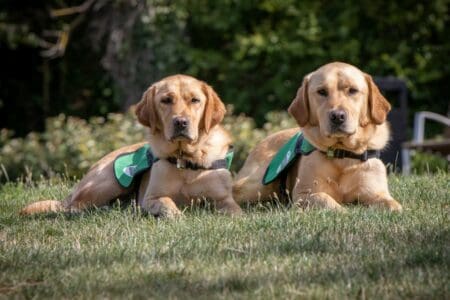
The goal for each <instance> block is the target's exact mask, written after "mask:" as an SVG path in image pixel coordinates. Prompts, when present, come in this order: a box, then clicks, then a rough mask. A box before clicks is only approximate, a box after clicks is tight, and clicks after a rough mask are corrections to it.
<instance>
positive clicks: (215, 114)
mask: <svg viewBox="0 0 450 300" xmlns="http://www.w3.org/2000/svg"><path fill="white" fill-rule="evenodd" d="M202 90H203V93H204V94H205V95H206V104H205V111H204V113H203V127H204V129H205V132H206V133H208V132H209V130H210V129H211V128H212V127H214V126H216V125H217V124H219V123H220V122H222V120H223V117H224V116H225V113H226V109H225V105H224V104H223V102H222V100H220V98H219V96H218V95H217V94H216V92H215V91H214V90H213V88H212V87H211V86H209V85H208V84H206V83H202Z"/></svg>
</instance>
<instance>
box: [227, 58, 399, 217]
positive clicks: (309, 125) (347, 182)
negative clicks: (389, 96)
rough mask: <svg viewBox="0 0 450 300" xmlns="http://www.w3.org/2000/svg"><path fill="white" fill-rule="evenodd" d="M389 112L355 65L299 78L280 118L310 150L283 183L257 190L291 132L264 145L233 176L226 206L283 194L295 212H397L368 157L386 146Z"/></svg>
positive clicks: (382, 173)
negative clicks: (288, 119)
mask: <svg viewBox="0 0 450 300" xmlns="http://www.w3.org/2000/svg"><path fill="white" fill-rule="evenodd" d="M390 109H391V106H390V104H389V102H388V101H387V100H386V99H385V98H384V97H383V95H382V94H381V93H380V91H379V89H378V87H377V86H376V85H375V83H374V82H373V80H372V77H371V76H370V75H368V74H366V73H364V72H362V71H361V70H359V69H358V68H356V67H355V66H352V65H349V64H346V63H342V62H333V63H329V64H326V65H324V66H322V67H320V68H319V69H317V70H316V71H314V72H312V73H310V74H308V75H306V76H305V77H304V79H303V82H302V84H301V86H300V88H299V89H298V91H297V95H296V97H295V99H294V100H293V101H292V103H291V104H290V106H289V109H288V112H289V113H290V115H291V116H292V117H294V118H295V120H296V121H297V123H298V125H299V126H300V129H301V132H302V139H304V140H306V141H307V143H309V144H310V146H311V147H312V149H313V150H311V151H310V153H308V154H307V155H302V156H301V157H300V159H297V160H295V161H293V162H292V163H291V165H290V166H289V168H288V169H287V171H286V173H285V176H284V178H281V179H280V178H278V179H275V180H274V181H273V182H271V183H268V184H266V185H264V184H263V183H262V182H263V180H264V178H265V177H264V176H265V175H266V172H267V171H268V167H269V164H270V163H271V160H272V159H273V158H274V156H275V155H276V153H277V151H278V150H279V149H280V148H281V147H282V146H283V145H285V144H286V143H287V141H288V140H290V139H291V138H292V137H293V136H294V135H295V134H298V132H299V128H293V129H287V130H283V131H280V132H278V133H275V134H273V135H270V136H269V137H267V138H265V139H264V140H263V141H262V142H260V143H259V144H258V145H257V146H256V147H255V148H254V149H253V150H252V151H251V153H250V154H249V156H248V158H247V160H246V161H245V163H244V165H243V167H242V169H241V170H240V171H239V172H238V174H237V176H236V178H235V182H234V185H233V196H234V199H236V201H237V202H238V203H239V204H242V203H251V202H257V201H262V200H265V199H271V198H274V197H278V198H280V194H283V193H285V194H286V195H287V196H288V197H287V198H290V200H291V201H292V202H294V203H295V204H296V205H298V206H300V207H301V208H309V207H313V208H314V207H316V208H326V209H331V210H343V209H344V207H343V204H347V203H352V202H358V203H362V204H364V205H367V206H373V205H374V206H380V207H384V208H387V209H388V210H390V211H401V210H402V206H401V205H400V204H399V203H398V202H397V201H396V200H394V199H393V197H392V196H391V195H390V193H389V190H388V182H387V174H386V173H387V172H386V168H385V166H384V164H383V163H382V161H381V160H380V159H378V158H377V157H376V156H377V153H378V152H379V150H381V149H383V148H384V147H385V146H386V145H387V143H388V140H389V132H390V131H389V126H388V124H387V122H386V116H387V114H388V112H389V111H390ZM302 143H304V141H303V140H302ZM280 186H282V188H283V190H281V191H280Z"/></svg>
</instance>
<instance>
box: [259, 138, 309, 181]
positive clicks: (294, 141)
mask: <svg viewBox="0 0 450 300" xmlns="http://www.w3.org/2000/svg"><path fill="white" fill-rule="evenodd" d="M314 150H316V148H314V146H313V145H311V143H310V142H308V140H306V139H305V138H304V137H303V134H302V133H301V132H298V133H296V134H295V135H294V136H293V137H292V138H291V139H290V140H289V141H287V142H286V144H284V145H283V146H282V147H281V148H280V150H278V152H277V154H275V156H274V157H273V158H272V161H271V162H270V164H269V166H268V167H267V169H266V173H265V174H264V177H263V184H264V185H266V184H269V183H271V182H273V181H274V180H276V179H277V178H278V177H279V176H280V174H281V173H283V171H284V170H287V168H288V167H290V166H291V165H292V163H293V162H294V161H295V160H296V159H297V158H299V157H300V156H301V155H308V154H310V153H311V152H313V151H314Z"/></svg>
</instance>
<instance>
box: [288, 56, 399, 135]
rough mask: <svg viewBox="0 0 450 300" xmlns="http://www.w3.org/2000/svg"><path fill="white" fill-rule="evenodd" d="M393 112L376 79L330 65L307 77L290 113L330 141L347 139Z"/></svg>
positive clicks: (378, 122)
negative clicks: (390, 111)
mask: <svg viewBox="0 0 450 300" xmlns="http://www.w3.org/2000/svg"><path fill="white" fill-rule="evenodd" d="M390 109H391V106H390V104H389V102H388V101H387V100H386V99H385V98H384V97H383V95H382V94H381V93H380V91H379V90H378V87H377V86H376V85H375V83H374V82H373V80H372V77H371V76H369V75H367V74H365V73H363V72H362V71H360V70H359V69H357V68H356V67H354V66H352V65H348V64H345V63H339V62H335V63H330V64H327V65H324V66H322V67H321V68H319V69H318V70H316V71H314V72H312V73H310V74H309V75H307V76H305V78H304V79H303V83H302V85H301V87H300V88H299V89H298V91H297V96H296V98H295V99H294V100H293V102H292V103H291V105H290V107H289V113H290V114H291V115H292V116H293V117H294V118H295V119H296V120H297V122H298V124H299V125H300V127H318V128H319V129H320V134H321V135H322V137H323V138H326V139H338V140H339V139H341V140H342V139H344V140H345V139H346V138H349V137H351V136H353V135H356V134H358V132H359V131H360V129H361V128H364V127H366V126H367V125H369V124H374V125H380V124H383V123H384V122H385V120H386V116H387V113H388V112H389V110H390Z"/></svg>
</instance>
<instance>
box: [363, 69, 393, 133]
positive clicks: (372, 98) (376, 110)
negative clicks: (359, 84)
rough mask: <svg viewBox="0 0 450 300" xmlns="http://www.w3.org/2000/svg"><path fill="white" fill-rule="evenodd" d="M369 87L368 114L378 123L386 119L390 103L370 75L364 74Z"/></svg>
mask: <svg viewBox="0 0 450 300" xmlns="http://www.w3.org/2000/svg"><path fill="white" fill-rule="evenodd" d="M364 76H365V78H366V82H367V86H368V88H369V96H368V97H369V99H368V102H369V114H370V118H371V119H372V121H373V122H374V123H375V124H377V125H379V124H382V123H383V122H384V121H386V117H387V114H388V112H389V111H390V110H391V105H390V104H389V102H388V101H387V100H386V98H384V96H383V95H382V94H381V92H380V90H379V89H378V87H377V86H376V84H375V82H373V79H372V76H370V75H368V74H364Z"/></svg>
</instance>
